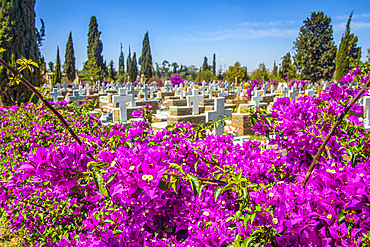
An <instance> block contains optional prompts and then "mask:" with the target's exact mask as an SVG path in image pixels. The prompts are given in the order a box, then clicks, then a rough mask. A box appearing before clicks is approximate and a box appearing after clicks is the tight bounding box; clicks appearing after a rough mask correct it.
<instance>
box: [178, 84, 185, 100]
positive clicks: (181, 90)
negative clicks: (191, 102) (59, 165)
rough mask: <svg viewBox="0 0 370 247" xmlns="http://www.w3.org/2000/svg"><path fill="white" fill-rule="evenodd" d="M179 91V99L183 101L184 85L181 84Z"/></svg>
mask: <svg viewBox="0 0 370 247" xmlns="http://www.w3.org/2000/svg"><path fill="white" fill-rule="evenodd" d="M179 91H180V99H184V84H182V83H181V85H180V88H179Z"/></svg>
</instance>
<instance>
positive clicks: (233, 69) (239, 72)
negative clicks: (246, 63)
mask: <svg viewBox="0 0 370 247" xmlns="http://www.w3.org/2000/svg"><path fill="white" fill-rule="evenodd" d="M246 73H247V70H246V68H245V67H242V66H241V64H240V63H239V62H236V63H235V64H234V66H229V69H228V70H226V80H227V81H229V82H233V81H235V77H237V78H238V81H239V82H240V81H242V79H243V78H245V74H246Z"/></svg>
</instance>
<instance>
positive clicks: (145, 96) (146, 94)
mask: <svg viewBox="0 0 370 247" xmlns="http://www.w3.org/2000/svg"><path fill="white" fill-rule="evenodd" d="M149 90H150V89H149V88H148V85H146V84H145V85H144V88H143V90H142V91H143V92H144V100H148V92H149Z"/></svg>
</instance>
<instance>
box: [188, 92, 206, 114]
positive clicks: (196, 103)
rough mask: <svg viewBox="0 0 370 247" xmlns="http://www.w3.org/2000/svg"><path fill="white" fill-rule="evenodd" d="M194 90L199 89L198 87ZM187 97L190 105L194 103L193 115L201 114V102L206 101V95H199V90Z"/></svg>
mask: <svg viewBox="0 0 370 247" xmlns="http://www.w3.org/2000/svg"><path fill="white" fill-rule="evenodd" d="M194 91H198V89H194V90H193V92H194ZM186 98H187V103H188V106H191V104H193V115H199V102H201V101H204V96H203V95H199V92H197V94H195V92H194V93H193V95H192V96H187V97H186Z"/></svg>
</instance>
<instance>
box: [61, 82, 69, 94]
mask: <svg viewBox="0 0 370 247" xmlns="http://www.w3.org/2000/svg"><path fill="white" fill-rule="evenodd" d="M62 86H63V89H62V91H63V92H67V87H68V84H67V82H64V83H63V85H62Z"/></svg>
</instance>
